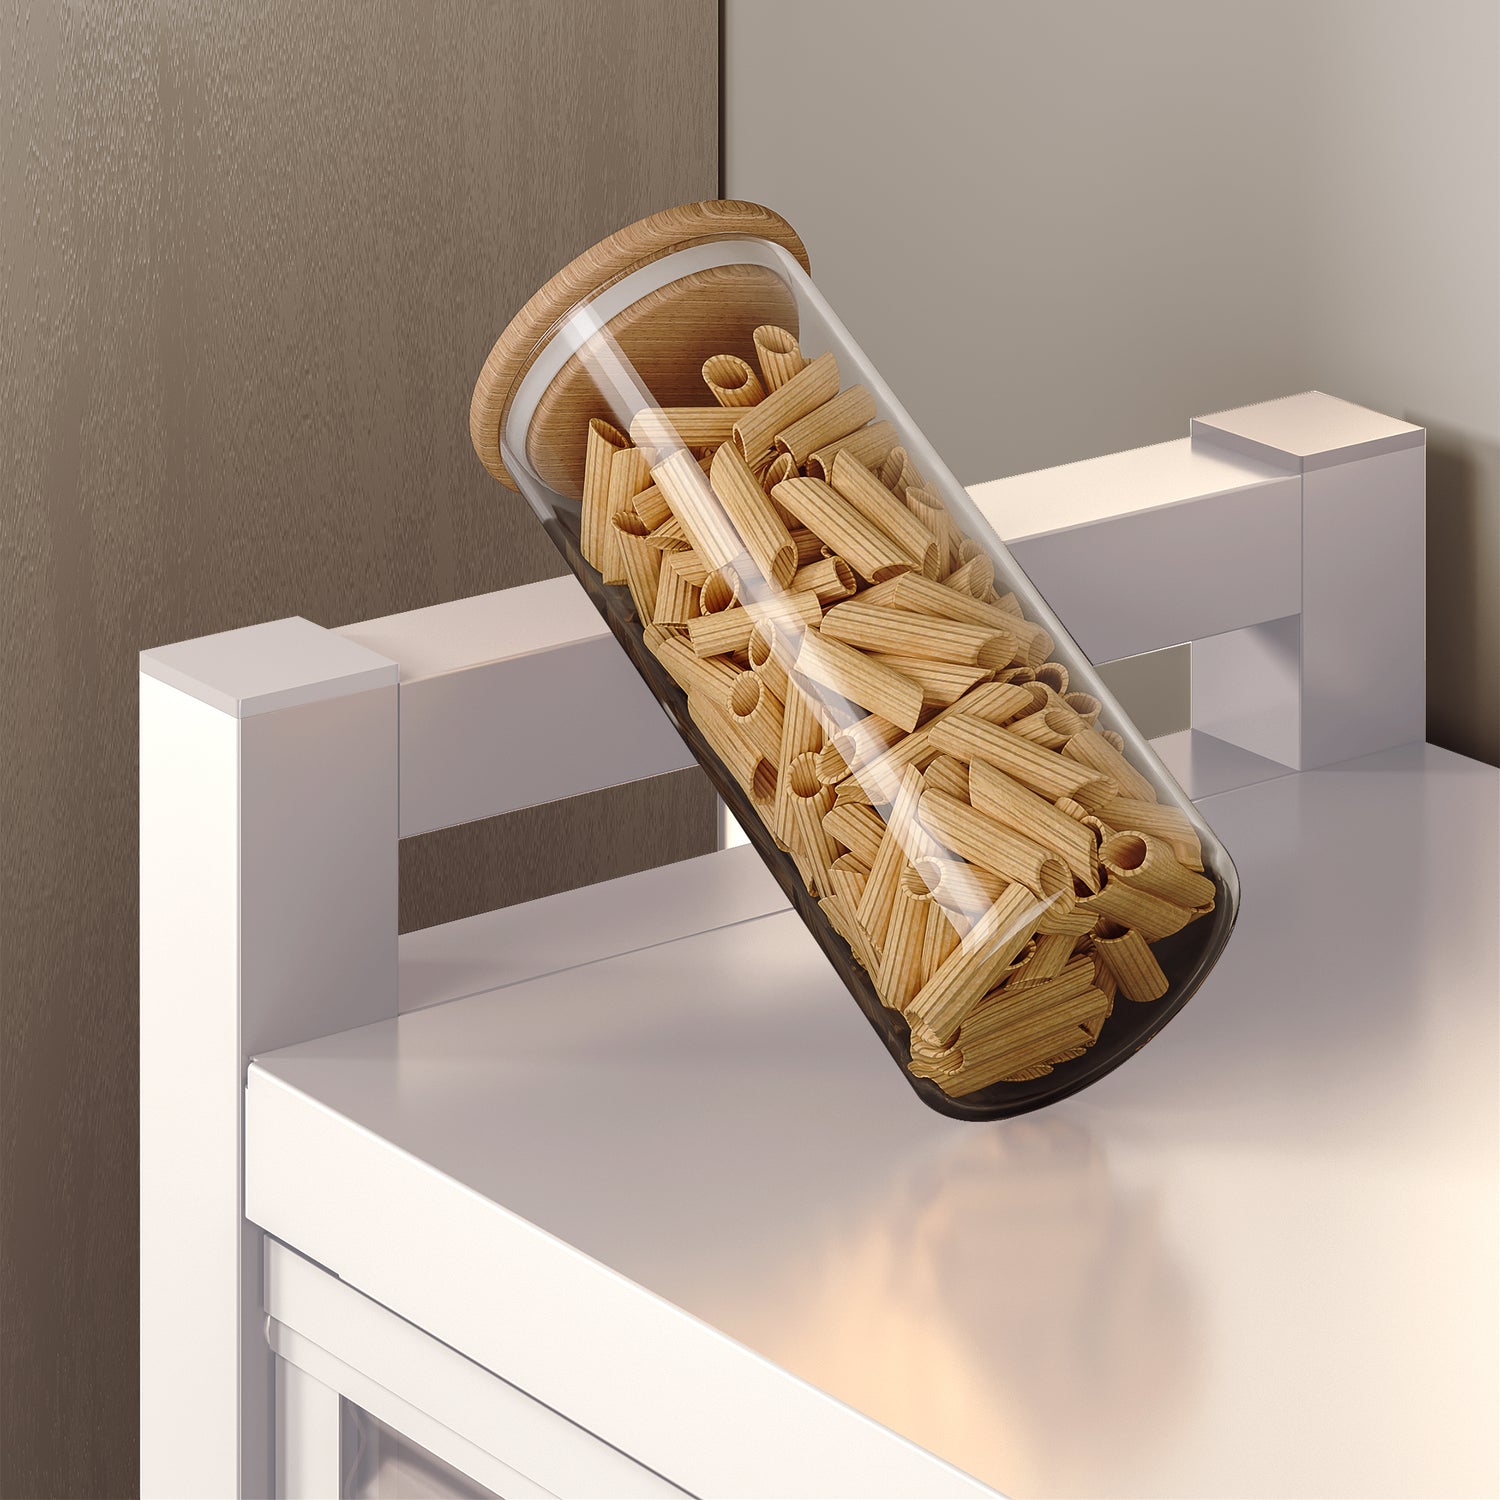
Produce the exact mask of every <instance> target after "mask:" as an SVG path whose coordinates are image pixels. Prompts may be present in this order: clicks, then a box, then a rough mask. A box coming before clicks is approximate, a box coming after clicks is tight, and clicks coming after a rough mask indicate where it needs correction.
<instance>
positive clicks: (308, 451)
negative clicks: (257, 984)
mask: <svg viewBox="0 0 1500 1500" xmlns="http://www.w3.org/2000/svg"><path fill="white" fill-rule="evenodd" d="M717 30H718V21H717V9H716V7H715V6H714V5H713V4H710V3H707V0H546V3H545V4H543V3H523V0H432V3H421V4H410V3H386V4H363V3H361V4H356V3H352V0H351V3H339V0H255V3H246V0H226V3H224V4H219V5H213V6H207V5H196V4H189V3H182V0H177V3H173V0H130V3H120V0H116V3H110V4H103V3H100V4H80V5H70V6H58V5H52V4H40V5H32V6H21V7H7V8H6V10H5V12H4V14H3V17H0V393H3V401H0V411H3V437H0V459H3V480H0V483H3V490H0V506H3V542H4V546H3V562H0V568H3V574H0V600H3V610H4V638H3V645H0V650H3V654H4V674H3V690H0V704H3V708H0V714H3V740H4V750H5V760H4V774H3V782H0V786H3V799H4V801H3V820H4V821H3V846H0V847H3V854H4V857H3V884H0V926H3V931H0V953H3V964H4V974H3V1008H0V1151H3V1160H0V1235H3V1246H0V1273H3V1280H0V1328H3V1334H0V1432H3V1441H0V1493H3V1494H5V1495H15V1496H20V1495H28V1496H40V1495H123V1494H128V1493H130V1492H131V1491H132V1490H133V1489H134V1487H135V1483H136V1478H135V1474H136V1446H135V1425H136V1371H135V1338H136V1312H135V1280H136V1260H135V1240H136V1196H135V1193H136V1188H135V1141H136V1110H137V1100H136V934H135V921H136V904H135V893H134V881H135V859H136V841H135V774H136V754H135V658H136V653H137V651H138V650H140V649H141V648H142V647H144V646H150V645H156V644H159V643H162V642H166V641H172V640H178V639H182V638H185V637H189V636H195V635H200V634H204V633H207V632H210V631H216V630H224V629H228V628H230V627H233V626H238V625H245V624H249V623H251V622H253V621H257V620H264V619H271V618H275V617H277V616H282V615H288V614H303V615H306V616H308V617H309V618H311V619H313V620H316V621H318V622H320V623H323V624H329V625H334V624H341V623H344V622H346V621H349V620H355V619H361V618H367V617H371V616H376V615H383V614H389V613H391V612H394V611H397V610H404V609H411V608H414V607H416V606H420V605H425V604H432V603H437V602H440V601H442V600H445V599H450V598H455V597H459V596H463V595H467V594H473V593H481V592H485V591H488V590H491V589H497V588H503V587H506V586H508V585H511V584H517V583H523V582H527V581H530V580H532V579H536V578H539V577H543V576H547V575H549V574H552V573H556V572H559V571H561V569H560V567H559V564H558V561H557V558H556V556H555V554H554V553H553V551H552V549H551V547H550V544H549V543H548V542H547V541H546V539H545V537H544V536H543V534H542V532H541V530H540V528H539V527H537V525H536V524H535V522H534V521H533V520H532V518H531V517H530V515H529V513H528V512H527V511H525V509H524V507H523V504H522V502H521V501H520V499H519V498H518V497H516V496H514V495H512V494H510V493H509V492H508V491H502V490H501V489H500V488H499V487H498V486H496V485H495V484H494V482H493V481H492V480H490V479H489V478H488V476H486V475H485V474H484V473H483V471H482V470H481V469H480V466H479V464H478V462H477V461H476V459H475V457H474V455H473V453H472V451H471V450H470V447H469V440H468V433H467V428H466V417H467V403H468V396H469V390H470V386H471V383H472V380H473V377H474V375H475V373H476V372H477V371H478V369H479V366H480V363H481V361H482V360H483V358H484V355H485V352H486V350H487V349H488V347H489V344H490V342H491V340H492V339H493V338H494V336H495V335H496V333H497V332H498V331H499V329H500V327H501V326H502V325H503V324H504V322H505V321H506V320H507V319H508V318H509V316H510V314H511V313H512V312H513V311H514V310H515V308H516V307H517V306H519V304H520V303H521V302H522V301H523V300H524V299H525V298H526V297H527V296H528V295H529V294H530V292H531V291H532V290H533V288H534V287H535V286H536V285H538V284H539V283H540V282H542V281H543V280H545V279H546V278H547V277H549V276H550V275H551V274H552V273H553V271H555V270H556V269H557V267H558V265H559V264H560V263H561V262H562V261H564V260H565V259H567V258H568V257H570V256H572V255H574V254H575V253H577V252H578V251H579V250H581V249H583V248H584V247H586V246H587V245H588V244H590V243H592V242H593V241H594V240H596V239H597V238H599V237H600V236H601V235H603V234H605V233H607V232H608V231H610V230H611V229H613V228H615V227H617V226H618V225H619V224H621V223H623V222H625V221H627V220H630V219H633V218H636V217H638V216H639V215H641V214H644V213H647V212H650V211H651V210H654V209H658V208H663V207H666V206H668V205H669V204H672V203H676V202H679V201H681V200H684V199H689V198H697V197H706V196H712V195H714V193H715V192H716V190H717V143H718V125H717V87H718V83H717V69H718V41H717ZM668 76H669V77H670V80H671V84H670V87H666V86H663V84H662V80H663V78H664V77H668ZM694 774H695V775H696V773H694ZM680 783H681V778H670V779H666V780H663V781H657V782H648V783H642V784H640V785H638V786H636V787H632V788H628V789H625V790H623V791H621V792H619V793H617V794H614V797H613V800H612V801H610V800H609V799H603V800H599V799H596V800H595V804H594V805H592V807H591V810H590V816H589V819H588V824H589V827H590V828H591V829H592V831H593V837H594V838H595V839H596V840H603V841H604V842H605V846H606V847H605V849H604V850H603V852H602V855H601V858H602V861H603V864H604V865H606V866H607V867H608V868H610V869H611V870H620V869H625V868H630V867H632V865H633V864H635V863H645V862H649V860H651V859H653V858H657V857H665V856H668V855H674V854H678V853H683V852H698V851H701V850H702V849H706V848H709V847H711V845H712V840H713V821H712V799H711V797H710V796H709V795H708V794H707V791H706V786H704V785H703V784H701V783H700V784H698V785H696V786H694V787H689V788H688V789H687V792H688V794H687V795H686V796H684V795H683V789H682V787H681V785H680ZM674 784H675V795H674ZM684 820H685V821H684ZM668 825H671V828H672V830H673V831H672V833H671V836H670V837H668V836H666V835H665V834H664V835H663V836H662V837H659V838H657V839H656V840H654V841H644V842H642V841H640V840H638V839H637V838H636V834H637V833H638V831H639V830H640V829H641V828H642V827H660V828H665V827H667V826H668ZM578 826H579V812H578V810H577V809H571V810H563V811H562V812H560V813H558V814H556V815H555V816H552V817H550V818H549V816H548V815H547V814H546V813H544V812H537V813H531V814H527V815H525V817H524V819H523V820H521V821H520V822H516V821H515V820H511V822H510V823H509V824H507V826H506V827H504V828H498V829H490V830H479V831H478V832H475V833H468V834H464V835H454V836H453V837H454V839H455V843H454V845H453V847H454V849H455V850H456V851H457V852H458V853H459V854H460V855H461V857H460V858H459V859H458V860H457V861H447V862H445V861H444V860H442V859H441V858H438V857H436V855H435V852H434V851H440V850H441V844H440V843H437V842H434V843H431V844H428V845H426V846H425V847H424V848H422V849H421V850H418V851H414V853H413V857H412V859H411V860H409V861H408V862H407V868H406V876H407V888H406V889H405V890H404V891H403V901H404V903H405V904H406V909H407V911H408V912H409V913H410V912H412V911H421V912H422V913H423V914H424V915H425V916H426V917H427V918H429V919H431V920H437V919H439V918H441V917H444V916H450V915H456V914H458V913H459V912H460V911H464V910H472V909H475V908H477V907H483V906H485V905H494V904H499V903H502V902H504V901H505V900H506V899H507V898H508V897H509V896H510V895H512V894H521V895H528V894H532V893H533V892H534V891H535V890H536V889H538V888H541V887H543V886H545V885H547V884H548V883H549V881H555V880H557V879H559V878H560V877H559V876H558V874H557V873H556V872H555V871H554V872H552V873H551V874H549V873H548V870H547V862H548V861H549V860H551V859H553V858H554V856H553V853H552V849H553V846H554V845H558V846H561V845H562V842H563V841H564V840H565V839H566V837H567V836H569V834H570V833H572V832H576V830H577V828H578ZM518 834H519V835H521V836H522V837H524V848H523V847H522V845H521V844H520V843H519V842H518V838H517V835H518ZM442 837H443V836H441V835H435V836H433V838H434V840H439V839H441V838H442ZM611 839H614V840H616V841H617V845H618V846H617V847H610V846H609V841H610V840H611ZM518 851H519V852H518ZM569 860H572V861H573V862H574V863H577V861H576V860H575V859H574V856H572V855H565V856H564V863H567V861H569ZM582 867H583V866H580V868H582Z"/></svg>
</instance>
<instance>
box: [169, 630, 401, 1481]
mask: <svg viewBox="0 0 1500 1500" xmlns="http://www.w3.org/2000/svg"><path fill="white" fill-rule="evenodd" d="M396 683H397V668H396V665H395V663H394V662H391V661H389V660H387V659H386V658H384V657H382V656H379V655H377V654H376V653H375V652H373V651H371V650H369V649H367V648H366V647H363V646H360V645H358V644H356V643H355V642H352V641H349V640H346V639H344V638H343V637H341V636H339V635H336V634H334V633H333V632H330V631H326V630H323V629H321V628H320V627H318V626H316V625H313V624H310V623H309V622H308V621H306V620H300V619H290V620H280V621H277V622H275V623H273V624H269V625H261V626H254V627H251V628H250V629H247V630H235V631H229V632H227V633H225V634H223V635H216V636H206V637H204V638H202V639H200V640H196V641H186V642H183V643H181V644H179V645H175V646H166V647H162V648H160V649H159V650H156V651H148V652H145V653H143V654H142V657H141V746H140V754H141V761H140V776H141V847H140V861H141V869H140V875H141V884H140V899H141V1040H140V1071H141V1122H140V1132H141V1198H140V1209H141V1281H140V1293H141V1315H140V1316H141V1363H140V1377H141V1447H140V1478H141V1493H142V1495H143V1496H146V1497H156V1496H197V1497H202V1496H229V1495H234V1496H259V1495H269V1494H270V1493H271V1492H272V1486H273V1483H274V1466H273V1444H272V1432H271V1429H272V1412H273V1392H274V1382H273V1360H272V1356H271V1352H270V1350H269V1348H268V1347H267V1344H266V1341H265V1334H264V1324H265V1317H264V1313H263V1311H262V1292H261V1235H260V1231H259V1230H257V1229H254V1228H253V1227H252V1226H250V1225H248V1224H247V1223H246V1221H245V1218H244V1208H243V1186H242V1182H243V1160H244V1153H243V1139H244V1135H243V1110H244V1081H245V1069H246V1065H247V1063H248V1061H249V1059H250V1058H251V1056H252V1055H254V1054H255V1053H257V1052H261V1051H266V1050H269V1049H270V1048H273V1047H281V1046H286V1045H289V1044H290V1043H293V1042H297V1041H303V1040H307V1039H309V1038H312V1037H315V1036H321V1035H325V1034H327V1033H330V1032H334V1031H341V1030H344V1029H346V1028H349V1027H353V1026H361V1025H364V1024H366V1023H367V1022H372V1021H377V1020H383V1019H385V1018H387V1017H390V1016H394V1015H395V1014H396V995H397V975H396V869H397V847H398V833H397V806H398V803H397V797H398V792H397V701H396V700H397V686H396Z"/></svg>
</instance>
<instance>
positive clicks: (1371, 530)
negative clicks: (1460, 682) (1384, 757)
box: [1192, 391, 1426, 770]
mask: <svg viewBox="0 0 1500 1500" xmlns="http://www.w3.org/2000/svg"><path fill="white" fill-rule="evenodd" d="M1425 437H1426V434H1425V433H1424V432H1423V430H1422V429H1421V428H1420V427H1414V426H1413V425H1412V424H1411V423H1410V422H1402V421H1398V420H1397V419H1396V418H1394V417H1387V416H1383V415H1381V414H1380V413H1379V412H1373V411H1369V410H1367V409H1366V408H1365V407H1362V406H1354V405H1352V404H1351V403H1350V402H1348V401H1340V400H1339V399H1338V398H1337V397H1334V396H1328V395H1325V394H1323V393H1322V392H1321V391H1306V392H1304V393H1303V394H1302V395H1300V396H1287V397H1284V398H1282V399H1281V400H1279V401H1267V402H1264V403H1262V404H1261V405H1259V406H1245V407H1240V408H1239V409H1238V410H1237V411H1226V412H1219V413H1217V414H1216V415H1214V416H1211V417H1196V418H1194V420H1193V426H1192V441H1193V446H1194V448H1195V449H1208V450H1211V451H1219V452H1223V451H1225V450H1229V451H1232V452H1234V453H1237V454H1242V455H1245V456H1247V457H1249V458H1252V459H1255V460H1257V461H1259V462H1262V463H1268V464H1271V465H1273V466H1275V467H1277V468H1279V469H1282V470H1284V471H1285V472H1287V473H1289V474H1294V475H1297V476H1298V477H1299V478H1300V481H1301V486H1302V609H1301V614H1300V617H1291V618H1285V619H1277V620H1272V621H1269V622H1268V623H1264V624H1258V625H1253V626H1250V627H1248V628H1246V629H1243V630H1233V631H1229V632H1226V633H1225V634H1223V635H1215V636H1212V637H1210V638H1208V639H1206V640H1199V641H1195V642H1194V645H1193V668H1192V670H1193V689H1192V692H1193V725H1194V727H1195V728H1197V729H1202V730H1206V731H1207V732H1208V733H1209V734H1212V735H1215V736H1217V737H1218V738H1219V739H1223V740H1228V741H1230V742H1231V743H1232V744H1236V745H1242V746H1244V747H1245V748H1246V749H1248V750H1253V751H1255V752H1256V753H1257V754H1259V755H1264V756H1267V757H1269V758H1270V759H1271V760H1278V761H1281V762H1282V763H1283V764H1284V765H1289V766H1292V767H1294V768H1295V769H1297V770H1310V769H1311V768H1312V767H1314V766H1323V765H1329V764H1331V763H1332V762H1334V761H1338V760H1348V759H1351V758H1352V757H1354V756H1357V755H1369V754H1372V753H1373V752H1375V751H1377V750H1388V749H1390V748H1392V747H1393V746H1396V745H1405V744H1411V743H1413V742H1414V741H1420V740H1422V739H1424V738H1425V737H1426V686H1425V676H1426V642H1425V623H1424V621H1425V615H1424V608H1425V600H1424V593H1423V589H1422V577H1423V564H1422V557H1423V553H1424V550H1425V546H1426V542H1425V535H1426V531H1425V527H1426V490H1425V473H1426V447H1425Z"/></svg>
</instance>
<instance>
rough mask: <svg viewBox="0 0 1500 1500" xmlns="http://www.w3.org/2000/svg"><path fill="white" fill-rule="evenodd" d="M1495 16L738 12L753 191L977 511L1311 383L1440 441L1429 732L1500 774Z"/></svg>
mask: <svg viewBox="0 0 1500 1500" xmlns="http://www.w3.org/2000/svg"><path fill="white" fill-rule="evenodd" d="M1497 17H1500V7H1497V6H1496V5H1495V4H1494V3H1493V0H1405V3H1398V0H1294V3H1282V0H1217V3H1213V4H1205V3H1202V0H1137V3H1134V4H1129V5H1121V4H1115V3H1112V0H1110V3H1080V0H1055V3H1051V4H1045V5H1043V4H1033V3H1021V0H815V3H810V4H809V3H806V0H727V5H726V20H725V40H724V56H725V112H726V119H725V143H726V156H725V188H726V191H727V192H728V193H729V194H731V195H732V196H735V197H746V198H753V199H760V200H762V201H764V202H766V203H769V204H771V205H772V206H773V207H775V208H777V209H779V210H780V211H781V212H783V213H784V214H786V215H787V217H788V218H790V219H791V221H792V222H793V223H794V224H795V225H796V226H797V228H798V229H799V230H800V231H801V233H802V235H803V238H804V239H805V240H806V241H807V244H808V247H809V249H810V251H811V253H812V258H813V273H814V275H815V276H816V278H817V280H818V282H819V284H820V285H821V287H822V288H823V290H824V291H825V292H826V293H827V294H828V296H829V298H830V299H831V300H832V302H833V305H834V306H835V308H837V309H838V311H839V312H840V313H841V315H842V316H843V317H844V319H845V320H846V321H847V322H848V323H849V325H850V327H851V328H852V330H853V332H854V334H855V336H856V338H858V339H859V340H860V341H861V342H862V343H863V344H864V345H865V347H866V349H867V350H868V351H869V352H870V354H871V355H872V357H873V358H874V360H875V362H876V364H877V365H878V366H879V367H880V369H881V370H882V372H883V373H884V374H885V375H886V376H887V378H889V379H890V381H891V383H892V385H893V386H895V388H896V390H897V391H898V393H899V394H900V395H901V396H902V398H903V400H905V401H906V402H907V404H908V405H909V407H910V409H911V411H912V413H913V415H914V416H915V417H916V419H917V420H918V421H919V422H920V423H921V424H922V426H923V427H924V429H925V430H926V431H927V433H928V435H929V436H930V437H931V438H932V439H933V440H934V442H935V443H936V444H937V446H938V448H939V450H940V451H942V452H943V453H944V454H945V455H946V456H947V457H948V460H949V462H950V463H951V464H952V466H953V468H954V470H955V471H956V472H957V474H958V475H959V477H960V478H961V479H963V480H965V481H974V480H979V479H989V478H993V477H995V476H996V475H999V474H1007V473H1018V472H1022V471H1025V470H1028V469H1034V468H1040V467H1044V466H1047V465H1052V464H1058V463H1065V462H1068V461H1070V460H1072V459H1077V458H1085V457H1089V456H1091V455H1094V454H1098V453H1105V452H1109V451H1111V450H1115V449H1119V448H1126V447H1135V446H1138V445H1140V444H1144V443H1150V442H1157V441H1162V440H1164V439H1167V438H1172V437H1180V436H1182V435H1184V434H1185V433H1186V431H1187V423H1188V419H1189V418H1190V417H1192V416H1194V415H1196V414H1198V413H1201V412H1210V411H1214V410H1219V409H1222V408H1224V407H1229V406H1237V405H1241V404H1243V403H1246V402H1251V401H1259V400H1265V399H1268V398H1270V397H1272V396H1277V395H1284V394H1287V393H1289V392H1292V391H1297V390H1303V389H1306V388H1308V387H1311V386H1316V387H1320V388H1322V389H1324V390H1328V391H1332V392H1334V393H1335V394H1338V395H1341V396H1345V397H1347V398H1349V399H1350V400H1353V401H1359V402H1363V403H1365V404H1368V405H1370V406H1374V407H1377V408H1379V409H1381V410H1384V411H1388V412H1391V413H1393V414H1395V415H1397V416H1401V417H1404V418H1406V419H1408V420H1411V421H1414V422H1420V423H1423V424H1424V425H1426V426H1427V427H1428V428H1429V432H1430V442H1431V455H1430V468H1429V512H1430V523H1429V553H1430V563H1429V600H1430V602H1429V637H1430V638H1429V664H1430V665H1429V673H1430V680H1431V695H1430V696H1431V706H1430V713H1429V719H1430V731H1431V734H1432V737H1433V738H1434V739H1436V740H1438V741H1439V742H1440V743H1443V744H1447V745H1450V746H1452V747H1453V748H1455V749H1458V750H1462V751H1464V752H1466V753H1468V754H1471V755H1479V756H1482V757H1484V758H1486V759H1489V760H1496V759H1497V758H1500V724H1497V708H1496V699H1497V688H1496V684H1497V678H1500V657H1497V652H1500V615H1497V606H1496V598H1497V594H1500V576H1497V571H1500V454H1497V443H1500V353H1497V350H1500V312H1497V289H1500V276H1497V265H1500V159H1497V152H1500V102H1497V99H1500V42H1497ZM792 100H795V104H791V103H789V101H792ZM1176 676H1177V679H1178V680H1180V677H1181V674H1180V672H1179V673H1178V674H1176ZM1160 707H1161V706H1160V705H1157V710H1159V709H1160ZM1154 711H1156V710H1154ZM1167 717H1168V718H1171V717H1172V713H1171V711H1170V705H1169V706H1168V711H1167Z"/></svg>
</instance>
